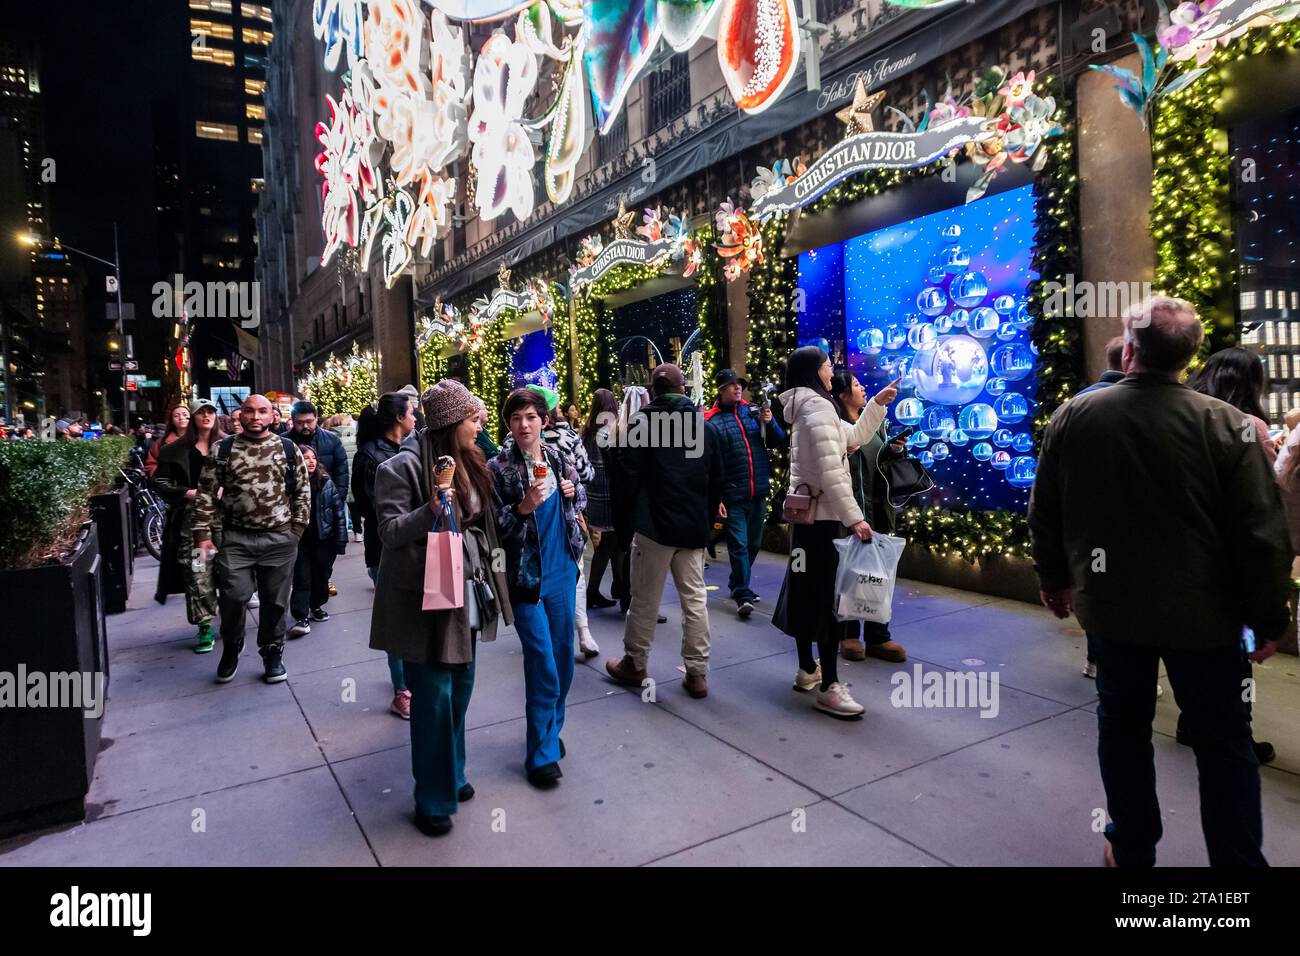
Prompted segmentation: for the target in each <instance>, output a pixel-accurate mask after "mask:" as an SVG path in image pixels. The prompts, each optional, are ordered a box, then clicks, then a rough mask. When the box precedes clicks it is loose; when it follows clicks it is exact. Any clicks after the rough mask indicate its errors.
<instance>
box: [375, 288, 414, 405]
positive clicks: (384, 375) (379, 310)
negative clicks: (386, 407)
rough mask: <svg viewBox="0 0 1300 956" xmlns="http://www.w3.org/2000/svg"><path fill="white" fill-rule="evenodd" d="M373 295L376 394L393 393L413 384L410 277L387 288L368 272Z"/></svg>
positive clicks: (412, 314)
mask: <svg viewBox="0 0 1300 956" xmlns="http://www.w3.org/2000/svg"><path fill="white" fill-rule="evenodd" d="M371 275H372V277H373V281H372V283H371V288H372V289H375V290H376V291H375V295H374V318H373V327H374V337H375V351H377V352H378V353H379V393H380V394H381V395H382V394H384V393H385V392H395V391H397V390H398V389H400V388H401V387H402V386H404V385H414V386H415V387H416V388H419V387H420V386H419V383H418V382H417V381H416V378H417V377H418V376H417V371H416V367H415V334H414V328H415V320H414V315H415V313H414V309H415V300H414V296H413V290H412V288H411V280H410V279H408V278H405V277H403V278H402V279H399V280H398V281H397V284H396V285H394V286H393V287H392V288H391V289H385V288H384V280H383V279H382V278H381V277H379V276H377V275H375V273H374V272H372V273H371Z"/></svg>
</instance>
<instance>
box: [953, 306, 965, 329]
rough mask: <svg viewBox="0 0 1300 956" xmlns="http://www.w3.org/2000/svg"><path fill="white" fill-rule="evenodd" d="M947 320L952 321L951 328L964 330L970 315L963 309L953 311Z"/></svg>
mask: <svg viewBox="0 0 1300 956" xmlns="http://www.w3.org/2000/svg"><path fill="white" fill-rule="evenodd" d="M948 318H950V319H952V324H953V328H957V329H964V328H966V323H967V322H968V321H970V313H969V312H967V311H966V310H965V309H954V310H953V311H952V314H951V315H949V316H948Z"/></svg>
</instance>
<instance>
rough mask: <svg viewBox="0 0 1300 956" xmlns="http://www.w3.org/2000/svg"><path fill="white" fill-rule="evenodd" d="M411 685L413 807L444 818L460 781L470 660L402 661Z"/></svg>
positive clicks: (456, 798)
mask: <svg viewBox="0 0 1300 956" xmlns="http://www.w3.org/2000/svg"><path fill="white" fill-rule="evenodd" d="M403 663H404V670H405V673H406V678H407V681H408V682H409V683H410V688H411V773H412V774H413V775H414V776H415V809H416V810H417V811H418V812H419V813H421V814H423V815H424V816H428V817H449V816H451V815H452V814H453V813H455V812H456V808H457V807H458V806H459V805H460V798H459V794H460V789H461V787H463V786H465V782H466V781H465V711H466V710H467V709H468V708H469V698H470V694H472V693H473V692H474V664H473V662H471V663H469V664H466V665H459V664H450V665H449V664H417V663H415V662H414V661H405V662H403Z"/></svg>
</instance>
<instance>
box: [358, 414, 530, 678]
mask: <svg viewBox="0 0 1300 956" xmlns="http://www.w3.org/2000/svg"><path fill="white" fill-rule="evenodd" d="M427 487H428V485H427V482H426V479H425V477H424V469H423V466H422V461H421V451H420V444H419V440H418V437H417V436H416V435H412V436H411V437H410V438H408V439H407V440H406V441H405V442H403V443H402V450H401V451H399V452H398V453H397V454H396V455H394V456H393V457H392V458H390V459H388V461H386V462H384V463H383V464H382V465H380V466H379V470H378V471H377V472H376V473H375V513H376V515H377V517H378V519H379V521H378V523H379V538H380V541H382V542H383V556H382V557H381V558H380V561H379V574H378V579H377V580H376V582H375V603H374V611H373V613H372V614H371V618H370V646H371V647H372V648H374V649H375V650H380V651H387V652H389V653H390V654H396V655H397V656H398V657H400V658H402V659H403V660H408V661H415V662H417V663H421V664H430V663H433V664H468V663H469V662H470V661H471V660H473V654H474V648H473V635H472V634H471V633H470V629H469V613H468V610H467V609H466V608H463V607H462V608H456V609H454V610H450V611H425V610H423V609H422V608H421V607H420V605H421V602H422V599H423V596H424V553H425V546H426V543H427V540H428V539H427V537H426V536H427V535H428V533H429V532H430V531H432V530H433V519H434V513H433V511H432V510H430V508H429V507H428V501H429V495H428V492H427V491H426V490H425V489H426V488H427ZM492 510H493V509H492V502H491V501H485V502H482V517H481V518H480V519H478V520H477V521H476V522H475V523H474V524H473V525H472V526H471V527H469V528H465V527H463V526H462V527H461V531H462V534H463V540H464V544H465V563H464V568H465V577H466V579H467V580H468V578H469V577H470V576H471V575H472V573H473V569H474V568H475V567H480V568H482V569H483V571H484V573H485V576H486V578H487V581H488V584H489V585H490V586H491V588H492V593H493V594H494V595H495V596H496V600H497V605H498V608H499V613H500V618H499V620H501V621H504V622H505V623H506V624H513V623H514V615H513V614H512V612H511V609H510V599H509V597H508V596H507V588H506V582H505V576H504V575H503V574H502V573H501V572H500V571H494V570H492V557H491V556H492V553H493V552H494V551H495V550H496V549H497V548H499V547H500V545H499V544H498V541H497V531H496V520H495V518H494V517H493V514H492ZM496 630H497V622H495V621H494V622H493V623H492V624H490V625H488V626H487V627H486V628H484V630H483V631H482V633H481V634H480V635H479V637H480V638H481V639H482V640H485V641H491V640H495V639H496Z"/></svg>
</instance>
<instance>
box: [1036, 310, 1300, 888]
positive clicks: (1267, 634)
mask: <svg viewBox="0 0 1300 956" xmlns="http://www.w3.org/2000/svg"><path fill="white" fill-rule="evenodd" d="M1203 334H1204V332H1203V329H1202V327H1201V321H1200V319H1199V318H1198V317H1197V315H1196V310H1195V309H1194V308H1193V307H1192V305H1191V303H1189V302H1186V301H1184V300H1182V299H1174V298H1169V297H1166V296H1154V297H1152V298H1150V299H1147V300H1145V301H1144V302H1141V303H1138V304H1137V305H1135V306H1133V307H1132V308H1131V309H1130V310H1128V312H1126V314H1125V316H1124V351H1123V369H1124V372H1125V373H1126V377H1125V378H1124V380H1123V381H1120V382H1116V383H1115V384H1114V385H1111V386H1110V387H1108V388H1104V389H1100V390H1098V391H1095V392H1091V393H1089V394H1087V395H1079V396H1076V397H1075V398H1074V399H1072V400H1071V401H1069V402H1068V403H1066V404H1065V405H1063V406H1061V408H1060V409H1059V410H1058V411H1057V412H1056V414H1055V415H1053V417H1052V421H1051V424H1049V425H1048V426H1047V429H1046V431H1045V432H1044V434H1043V444H1042V450H1041V453H1040V455H1039V464H1038V479H1037V481H1036V482H1035V483H1034V489H1033V492H1032V494H1031V496H1030V501H1029V529H1030V534H1031V537H1032V542H1033V554H1034V561H1035V565H1036V570H1037V572H1038V577H1039V581H1040V582H1041V588H1042V599H1043V603H1044V604H1045V605H1046V606H1047V607H1048V608H1050V609H1051V610H1052V612H1053V613H1054V614H1055V615H1056V616H1057V617H1058V618H1064V617H1067V616H1068V615H1069V614H1070V612H1071V610H1073V611H1074V612H1075V613H1076V614H1077V615H1078V618H1079V623H1080V624H1081V625H1082V626H1083V628H1084V630H1085V631H1086V632H1087V635H1088V647H1089V650H1090V651H1091V653H1092V655H1093V657H1094V658H1095V659H1096V662H1097V696H1098V706H1097V737H1098V741H1097V756H1098V759H1099V763H1100V766H1101V778H1102V784H1103V785H1104V787H1105V790H1106V803H1107V809H1108V811H1109V813H1110V817H1111V820H1112V821H1113V822H1111V823H1110V824H1109V825H1108V827H1107V831H1106V838H1107V840H1108V842H1107V844H1106V847H1105V850H1106V853H1105V856H1106V861H1107V863H1108V864H1110V865H1118V866H1125V867H1129V866H1134V867H1136V866H1153V865H1154V864H1155V859H1156V843H1157V842H1158V841H1159V840H1160V836H1161V832H1162V830H1161V822H1160V820H1161V818H1160V806H1159V803H1158V802H1157V799H1156V780H1155V762H1154V749H1153V747H1152V743H1151V722H1152V719H1153V718H1154V716H1155V706H1156V705H1155V699H1154V697H1153V696H1152V694H1151V687H1152V685H1153V684H1154V683H1155V682H1156V677H1157V674H1158V670H1159V667H1160V661H1161V660H1162V659H1163V660H1164V662H1165V669H1166V673H1167V676H1168V678H1169V684H1170V686H1171V687H1172V688H1173V691H1174V696H1175V698H1176V700H1177V702H1178V706H1179V708H1180V709H1181V710H1182V712H1183V715H1184V717H1185V719H1186V721H1187V723H1188V725H1189V730H1190V731H1191V732H1192V733H1194V735H1195V738H1194V747H1195V750H1196V764H1197V769H1198V771H1199V775H1200V794H1201V828H1202V831H1203V833H1204V834H1205V842H1206V847H1207V849H1208V851H1209V858H1210V864H1211V865H1212V866H1265V865H1267V863H1266V861H1265V859H1264V855H1263V852H1262V849H1261V847H1262V844H1263V823H1262V819H1261V812H1260V786H1259V761H1258V759H1257V758H1256V756H1255V750H1254V747H1253V746H1252V743H1251V735H1250V718H1249V715H1248V712H1247V709H1246V705H1245V704H1244V703H1243V701H1242V686H1241V668H1242V663H1243V656H1247V655H1248V656H1249V657H1250V659H1251V660H1255V661H1261V660H1263V659H1265V658H1267V657H1269V656H1270V655H1271V654H1273V652H1274V651H1275V650H1276V641H1277V639H1278V638H1279V636H1281V634H1282V632H1283V631H1284V630H1285V629H1286V627H1287V624H1288V621H1289V617H1290V615H1289V608H1288V604H1287V602H1288V596H1289V590H1290V588H1289V583H1290V566H1291V547H1290V542H1289V541H1288V540H1287V531H1286V521H1285V520H1284V517H1283V511H1282V502H1281V498H1280V496H1279V493H1278V489H1277V485H1276V483H1275V481H1274V480H1273V475H1272V471H1271V469H1270V468H1269V465H1268V461H1267V459H1266V458H1265V457H1264V452H1263V449H1262V448H1261V447H1260V444H1259V442H1258V441H1256V440H1255V434H1254V431H1253V429H1252V430H1250V431H1249V432H1248V433H1247V431H1244V430H1243V429H1242V427H1241V413H1240V412H1238V411H1237V410H1236V409H1234V408H1233V407H1232V406H1231V405H1228V404H1227V403H1226V402H1221V401H1219V400H1218V399H1215V398H1210V397H1209V396H1207V395H1201V394H1199V393H1197V392H1194V391H1192V390H1191V389H1190V388H1187V387H1186V386H1185V385H1183V384H1181V382H1180V379H1181V377H1182V373H1183V372H1184V370H1185V369H1186V368H1187V366H1188V364H1189V363H1190V362H1191V360H1192V358H1193V356H1195V354H1196V352H1197V349H1199V348H1200V345H1201V339H1202V336H1203ZM1247 628H1248V629H1249V630H1250V631H1252V632H1253V636H1254V640H1255V642H1256V646H1255V647H1254V649H1250V645H1249V643H1243V632H1244V630H1245V629H1247Z"/></svg>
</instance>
